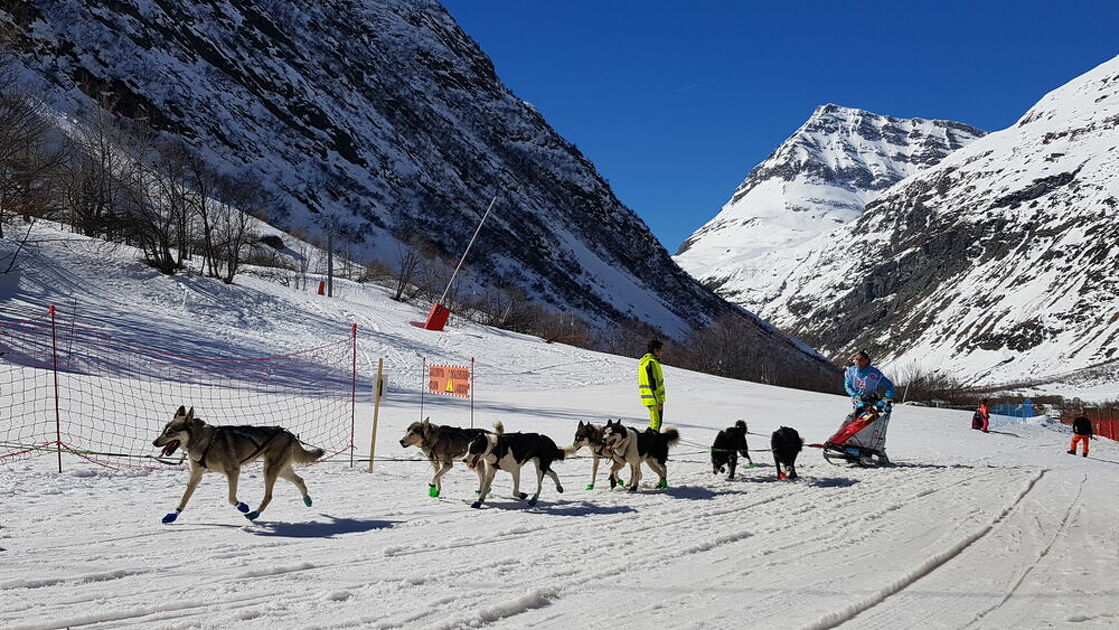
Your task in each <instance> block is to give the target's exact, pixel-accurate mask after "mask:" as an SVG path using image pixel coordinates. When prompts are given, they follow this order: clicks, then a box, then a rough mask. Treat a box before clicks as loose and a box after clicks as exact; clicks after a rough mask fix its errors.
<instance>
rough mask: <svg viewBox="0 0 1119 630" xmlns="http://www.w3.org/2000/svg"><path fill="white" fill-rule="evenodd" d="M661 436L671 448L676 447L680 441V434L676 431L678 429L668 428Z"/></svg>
mask: <svg viewBox="0 0 1119 630" xmlns="http://www.w3.org/2000/svg"><path fill="white" fill-rule="evenodd" d="M661 435H663V436H664V441H665V442H666V443H667V444H668V445H669V446H676V443H677V442H679V441H680V432H679V431H677V430H676V427H668V428H666V429H665V430H663V431H661Z"/></svg>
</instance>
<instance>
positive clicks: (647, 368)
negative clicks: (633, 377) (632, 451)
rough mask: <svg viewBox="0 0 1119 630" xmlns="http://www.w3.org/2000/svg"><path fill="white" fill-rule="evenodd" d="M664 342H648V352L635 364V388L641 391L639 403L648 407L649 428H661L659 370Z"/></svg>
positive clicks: (657, 340) (662, 391)
mask: <svg viewBox="0 0 1119 630" xmlns="http://www.w3.org/2000/svg"><path fill="white" fill-rule="evenodd" d="M663 348H664V344H663V343H661V341H660V339H653V340H651V341H650V342H649V346H648V350H649V351H648V352H646V353H645V356H643V357H641V362H640V363H639V364H638V365H637V388H638V390H639V391H640V392H641V404H643V405H645V406H646V407H648V408H649V428H650V429H652V430H653V431H658V432H659V431H660V430H661V422H662V421H664V372H663V371H662V370H661V362H660V358H661V353H662V352H663V351H664V350H663Z"/></svg>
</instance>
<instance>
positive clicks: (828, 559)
mask: <svg viewBox="0 0 1119 630" xmlns="http://www.w3.org/2000/svg"><path fill="white" fill-rule="evenodd" d="M56 236H57V235H56ZM32 256H33V258H31V259H29V260H28V261H27V264H26V265H23V271H22V273H21V274H20V276H19V277H18V278H15V279H13V278H8V279H7V280H6V283H5V285H4V287H3V294H2V298H3V299H2V301H0V315H2V316H3V317H5V318H9V317H18V316H23V315H24V314H26V313H27V312H29V311H35V312H38V311H40V310H41V308H42V307H43V306H44V304H46V303H48V302H60V303H68V304H74V303H77V304H79V305H80V306H81V308H82V309H83V312H85V313H87V314H88V317H89V320H91V321H102V322H104V323H103V325H104V326H105V327H107V328H109V329H111V330H113V331H114V332H115V333H117V334H129V335H131V337H130V338H132V339H133V340H135V341H143V342H146V343H149V344H154V345H160V344H164V345H166V344H168V343H171V344H174V343H175V340H176V339H181V340H183V341H189V342H191V343H193V344H196V345H197V346H199V347H203V346H207V345H212V346H214V347H228V346H232V345H236V346H237V347H239V348H242V349H243V350H244V351H247V352H259V353H260V354H267V353H272V352H278V351H283V350H290V349H292V348H298V347H306V346H308V345H311V344H313V343H315V342H316V341H318V340H321V339H322V338H324V337H329V336H332V335H335V334H336V333H337V331H338V330H348V328H349V325H350V323H351V322H355V321H356V322H358V323H359V325H360V326H361V329H362V331H363V332H362V333H361V335H360V339H361V344H362V349H363V350H364V353H365V354H366V355H367V356H368V358H369V359H375V358H376V357H384V358H385V359H386V362H387V365H388V370H389V381H390V389H389V392H388V395H387V398H386V401H385V406H384V407H383V408H382V413H381V416H380V420H381V431H380V439H379V445H380V446H379V451H378V455H379V457H381V458H383V459H380V460H379V461H377V462H376V470H375V472H374V473H373V474H366V473H365V472H363V470H364V469H361V470H352V469H348V468H346V467H345V466H344V465H340V464H326V465H322V466H318V467H313V468H310V469H307V470H306V471H305V472H304V473H303V474H304V475H305V477H306V479H307V482H308V484H309V486H310V492H311V494H312V496H314V498H315V504H314V507H313V508H311V509H308V508H306V507H304V506H303V505H302V503H301V502H300V501H299V498H298V496H297V495H296V493H295V492H294V490H293V489H292V488H290V487H288V486H285V485H278V486H277V492H276V498H275V500H274V501H273V503H272V505H271V506H270V507H269V508H268V511H266V512H265V515H264V516H263V517H262V518H261V520H260V521H258V522H257V523H255V524H249V523H248V522H247V521H245V520H244V518H243V517H242V516H241V515H240V514H239V513H237V512H236V511H235V510H234V509H233V508H231V507H229V506H228V505H226V504H225V503H224V499H225V484H224V481H223V480H222V479H221V478H220V477H218V476H209V477H208V478H206V479H204V480H203V483H202V484H201V486H200V487H199V490H198V492H197V493H196V494H195V496H194V498H193V499H192V501H191V504H190V506H189V507H188V508H187V510H186V511H184V513H183V515H182V516H181V517H180V519H179V521H178V522H177V523H175V524H173V525H169V526H165V525H161V524H160V523H159V518H160V517H161V516H162V515H163V514H164V513H165V512H167V511H169V510H170V509H171V508H173V507H174V505H175V504H176V502H177V501H178V499H179V496H180V494H181V492H182V489H183V486H184V484H185V481H186V475H185V473H184V472H183V471H179V470H165V471H155V472H114V471H109V470H106V469H102V468H97V467H91V466H90V465H88V464H83V463H82V461H81V460H78V459H76V458H67V460H66V467H67V471H66V472H64V473H62V474H59V473H57V472H52V469H53V466H54V459H53V458H52V457H39V458H36V459H31V460H24V461H17V462H15V463H10V464H9V463H6V462H5V463H0V559H2V562H0V626H3V627H5V628H62V627H91V628H109V627H112V628H140V627H144V628H147V627H161V628H193V627H206V628H213V627H237V628H275V627H308V628H312V627H313V628H357V627H361V628H403V627H407V628H465V627H474V628H477V627H492V628H526V627H541V628H554V627H558V626H566V627H579V628H584V627H586V628H626V629H630V628H632V629H637V628H648V627H650V626H653V625H657V626H661V627H670V628H711V627H719V626H723V627H726V626H733V627H741V626H747V627H754V626H758V627H761V626H775V627H797V628H830V627H850V628H899V627H927V628H963V627H974V628H1009V627H1085V625H1087V626H1090V627H1108V626H1111V625H1114V623H1116V620H1117V619H1119V605H1117V604H1116V601H1115V598H1114V597H1113V596H1112V593H1111V591H1110V589H1111V587H1110V586H1109V585H1110V584H1111V581H1112V578H1113V573H1114V567H1115V566H1116V563H1117V562H1119V548H1117V547H1116V546H1115V544H1114V541H1115V536H1116V534H1117V533H1119V531H1117V527H1116V523H1119V500H1117V499H1116V497H1115V493H1114V488H1115V484H1116V482H1117V481H1119V446H1117V445H1116V444H1114V443H1107V442H1104V441H1102V440H1101V441H1097V442H1094V443H1093V444H1092V449H1093V450H1092V456H1091V457H1090V458H1087V459H1086V458H1081V457H1075V458H1073V457H1070V456H1068V455H1066V454H1064V452H1063V451H1064V449H1065V448H1066V447H1067V440H1068V438H1069V435H1068V431H1067V429H1066V428H1065V427H1062V426H1060V425H1053V424H1050V423H1047V422H1044V421H1040V420H1029V421H1012V420H1010V419H1004V418H998V417H996V418H995V420H994V422H993V429H994V431H993V432H992V433H990V434H988V435H982V434H979V433H977V432H974V431H971V430H970V429H968V428H967V426H968V416H969V414H967V413H966V412H953V411H945V410H934V409H925V408H917V407H908V406H899V407H898V408H897V410H896V412H895V414H894V421H893V423H892V425H891V435H890V441H889V450H890V453H891V455H892V457H893V458H894V459H896V460H897V462H898V464H899V465H898V466H896V467H893V468H889V469H882V470H863V469H848V468H839V467H833V466H830V465H828V464H825V463H824V462H823V461H822V459H821V458H820V456H819V452H818V451H816V450H813V449H806V452H804V453H803V454H802V455H801V460H800V464H801V465H800V472H801V475H802V477H803V479H802V480H801V481H799V482H797V483H784V482H782V483H778V482H775V481H774V479H773V472H774V471H773V467H772V465H771V464H770V462H769V459H768V455H767V454H766V453H764V452H763V450H764V447H765V445H766V438H765V437H759V436H751V438H750V439H751V447H752V448H753V449H758V451H756V452H754V453H753V456H754V459H755V460H756V461H757V462H758V464H759V466H758V467H757V468H755V469H740V478H739V479H737V480H735V481H727V480H725V479H723V478H722V477H714V476H712V474H711V471H710V469H709V464H708V463H706V462H707V451H706V447H707V445H709V444H710V441H711V440H712V438H713V436H714V434H715V432H716V431H717V430H718V429H720V428H722V427H724V426H727V425H730V424H731V423H733V421H734V420H735V419H737V418H745V419H746V420H747V421H748V422H749V423H750V427H751V430H752V431H754V432H756V433H761V434H768V433H769V432H770V431H772V430H774V429H776V428H777V427H778V426H779V425H782V424H784V425H789V426H794V427H796V428H798V429H799V430H800V432H801V433H802V435H803V436H804V437H805V438H806V439H807V440H808V441H810V442H814V441H819V440H822V439H824V438H826V437H827V436H828V435H829V434H830V433H831V432H832V431H833V430H834V429H835V428H836V427H837V426H838V424H839V420H840V419H841V418H842V416H843V414H844V413H845V412H846V411H847V409H848V403H847V401H846V400H845V399H844V398H842V397H837V396H829V395H824V394H815V393H809V392H803V391H795V390H785V389H780V388H775V387H769V386H763V385H756V384H750V383H745V382H740V381H732V380H727V379H720V378H716V377H710V376H705V375H701V374H697V373H692V372H686V371H682V370H677V369H674V368H672V367H667V368H666V370H665V373H666V381H667V385H668V404H667V416H668V419H669V420H668V423H669V424H671V425H674V426H676V427H678V428H679V429H680V431H681V433H682V435H683V439H684V442H683V443H682V444H681V445H680V446H678V447H677V448H676V449H674V451H673V454H672V458H671V459H670V460H669V472H670V474H669V480H670V486H671V487H670V488H669V489H667V490H663V491H657V490H653V489H652V488H651V487H650V483H651V482H646V484H645V487H644V488H643V489H642V491H641V492H638V493H636V494H629V493H625V492H621V491H609V490H606V489H604V488H601V485H602V483H601V482H602V477H603V476H604V475H603V473H601V472H600V477H599V481H600V488H599V489H596V490H593V491H587V490H583V489H582V488H583V486H584V485H585V484H586V483H587V482H588V481H589V473H590V465H589V461H588V460H587V459H586V458H576V459H572V460H571V461H565V462H560V463H558V464H557V466H556V467H557V470H558V472H559V475H560V478H561V480H562V481H563V483H564V485H565V486H566V492H564V493H562V494H560V493H557V492H556V491H555V489H554V488H552V487H551V486H550V485H546V486H545V488H544V492H543V494H542V498H541V503H540V505H539V506H538V507H536V508H534V509H526V508H525V507H524V505H523V504H520V503H518V502H516V501H513V500H511V499H509V498H507V497H506V496H504V495H506V494H508V491H509V481H508V478H507V477H506V476H499V477H498V480H497V482H496V483H495V487H496V492H497V494H496V495H495V496H493V497H492V498H491V501H490V502H489V504H488V505H487V506H486V507H485V508H483V509H481V510H472V509H470V507H469V502H470V501H471V500H472V499H473V494H472V489H473V484H474V482H475V478H474V476H473V474H471V473H468V472H466V471H465V470H463V468H462V466H461V465H458V466H456V468H455V470H453V471H451V473H449V474H448V475H447V477H446V478H445V484H444V496H443V497H442V498H439V499H432V498H430V497H428V496H427V493H426V484H427V480H428V478H429V475H430V468H429V467H428V465H427V464H426V463H425V462H422V461H420V460H419V459H418V453H416V452H415V450H414V449H409V450H404V449H401V448H400V447H399V445H398V443H397V439H398V437H399V436H400V435H401V434H402V433H403V429H404V427H405V426H406V425H407V423H409V422H411V421H413V420H415V419H417V416H418V407H417V401H416V396H415V392H416V388H417V387H418V385H419V383H417V381H418V380H420V379H419V377H418V375H417V374H416V372H417V366H418V361H419V357H420V356H428V357H432V358H440V359H442V360H446V361H448V362H450V363H460V362H464V361H467V360H468V359H469V358H471V357H475V358H477V360H478V370H477V383H476V390H477V392H478V399H477V401H476V419H477V421H478V422H479V423H483V424H488V423H490V422H492V421H493V420H496V419H500V420H502V421H503V422H504V423H505V425H506V427H507V428H508V429H509V430H525V431H540V432H543V433H546V434H548V435H550V436H552V437H553V438H554V439H556V441H557V442H559V443H561V444H563V443H568V442H569V441H570V436H571V435H572V434H573V432H574V426H575V424H576V422H577V421H578V420H589V421H596V422H601V421H603V420H605V419H606V418H609V417H613V418H618V417H620V418H622V419H623V420H625V421H626V422H627V423H631V424H633V425H636V426H640V425H641V424H642V423H643V418H642V416H643V414H642V409H641V407H640V405H639V403H638V399H637V394H636V391H635V388H634V385H633V373H634V371H635V369H636V360H635V359H628V358H624V357H616V356H610V355H602V354H597V353H592V352H588V351H583V350H578V349H574V348H570V347H565V346H561V345H556V344H546V343H544V342H542V341H540V340H538V339H533V338H529V337H524V336H519V335H510V334H505V333H502V332H500V331H494V330H490V329H486V328H484V327H479V326H473V325H455V326H453V327H452V328H450V329H449V330H448V331H447V332H445V333H432V332H429V331H424V330H422V329H419V328H416V327H414V326H411V325H409V324H408V323H407V322H408V321H409V320H413V319H417V318H419V317H420V316H421V315H422V312H421V311H420V310H419V309H416V308H413V307H410V306H407V305H401V304H397V303H394V302H391V301H390V300H388V299H387V298H386V297H385V293H384V292H383V291H380V290H378V289H374V288H369V287H358V286H354V285H350V284H347V283H341V293H342V297H341V298H338V299H335V300H332V301H326V300H323V299H322V298H320V297H318V296H314V295H310V294H307V293H303V292H300V291H297V290H295V289H292V288H290V287H283V286H280V285H274V284H271V283H269V282H266V281H264V280H261V279H259V278H256V277H253V276H251V275H246V276H244V285H243V286H233V287H227V286H225V285H220V284H219V283H215V282H211V281H208V280H203V279H201V278H198V277H194V276H191V277H187V276H175V277H164V276H159V275H158V274H154V273H151V272H148V271H147V270H145V269H144V268H142V267H140V266H137V265H131V266H129V265H120V266H113V267H110V268H108V269H106V268H104V267H103V266H102V265H99V264H96V261H98V260H99V259H103V258H105V257H112V256H121V257H122V258H124V257H125V256H126V254H125V253H122V252H120V251H117V252H115V253H114V252H106V251H104V250H103V249H98V248H97V246H96V245H95V244H94V243H91V242H88V241H84V240H83V239H80V238H78V239H76V240H66V241H64V242H63V241H60V240H51V241H46V240H45V239H43V240H42V241H41V242H38V243H36V244H35V246H34V250H33V252H32ZM219 292H220V294H219ZM142 331H148V332H142ZM0 361H2V359H0ZM0 367H2V368H5V369H7V368H8V366H6V365H0ZM359 369H360V372H361V374H362V378H363V380H365V379H367V378H369V376H370V369H371V367H370V363H369V362H363V364H362V365H360V366H359ZM366 382H368V381H366ZM228 395H229V397H230V398H235V397H236V396H237V395H238V394H237V392H235V391H230V392H228ZM169 402H170V405H175V404H176V403H175V402H171V401H169ZM427 405H428V406H427V408H426V410H427V412H428V413H430V414H431V415H432V418H433V420H435V421H437V422H445V423H448V424H457V425H463V424H466V423H467V421H468V417H469V408H468V406H467V405H466V404H465V402H463V401H457V400H453V399H437V400H434V401H433V400H431V399H430V398H429V399H428V402H427ZM169 409H170V406H169ZM168 413H170V411H169V412H168ZM358 417H359V418H362V419H363V425H362V427H360V429H359V432H358V436H357V443H358V444H361V445H365V444H367V443H368V439H369V433H368V431H369V424H368V418H369V417H370V405H369V401H368V399H367V398H365V399H363V400H362V402H361V404H360V407H359V413H358ZM164 421H165V418H152V419H151V426H152V435H153V437H154V434H155V433H156V432H157V431H158V430H159V429H160V427H161V425H162V424H163V422H164ZM363 450H364V449H363ZM153 451H154V448H153ZM530 475H531V473H526V475H525V478H526V480H527V479H528V478H529V477H530ZM647 479H648V477H647ZM260 483H261V482H260V476H259V469H258V468H253V469H250V470H249V471H248V472H247V473H246V474H245V475H244V476H243V478H242V483H241V496H242V498H243V500H246V501H249V502H255V501H256V500H257V499H258V498H259V492H260ZM282 483H283V482H281V484H282Z"/></svg>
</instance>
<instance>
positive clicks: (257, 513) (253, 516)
mask: <svg viewBox="0 0 1119 630" xmlns="http://www.w3.org/2000/svg"><path fill="white" fill-rule="evenodd" d="M259 517H260V511H259V510H253V511H252V512H249V513H248V514H246V515H245V518H247V519H249V520H250V521H255V520H256V519H257V518H259Z"/></svg>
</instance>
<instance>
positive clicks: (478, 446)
mask: <svg viewBox="0 0 1119 630" xmlns="http://www.w3.org/2000/svg"><path fill="white" fill-rule="evenodd" d="M494 427H495V428H496V429H497V433H495V434H487V435H479V436H478V437H476V438H474V439H473V440H471V441H470V446H468V447H467V449H466V457H465V458H464V459H463V461H464V462H466V465H467V466H468V467H470V468H471V469H472V470H477V469H479V468H484V469H485V479H484V480H483V481H482V491H481V492H480V493H479V494H478V500H477V501H475V502H474V504H473V505H471V506H470V507H474V508H479V507H482V502H483V501H485V500H486V495H488V494H489V492H490V487H491V486H492V485H493V478H494V475H496V474H497V471H498V470H504V471H506V472H508V473H509V474H511V475H513V496H514V497H515V498H517V499H524V498H526V497H528V495H527V494H525V493H523V492H521V467H522V466H524V465H525V464H526V463H528V460H530V459H531V460H534V461H535V462H536V494H534V495H532V498H531V499H529V500H528V504H529V505H536V501H537V499H539V498H540V487H541V485H542V484H543V482H544V475H548V476H549V477H551V478H552V481H554V482H556V492H563V486H561V485H560V480H559V477H558V476H556V473H555V471H553V470H552V462H554V461H556V460H561V459H563V458H564V457H565V455H566V453H565V452H564V451H563V449H560V448H559V447H558V446H556V443H555V442H553V441H552V438H550V437H548V436H546V435H541V434H539V433H505V432H504V428H503V427H502V426H501V423H500V422H498V423H495V424H494Z"/></svg>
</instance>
